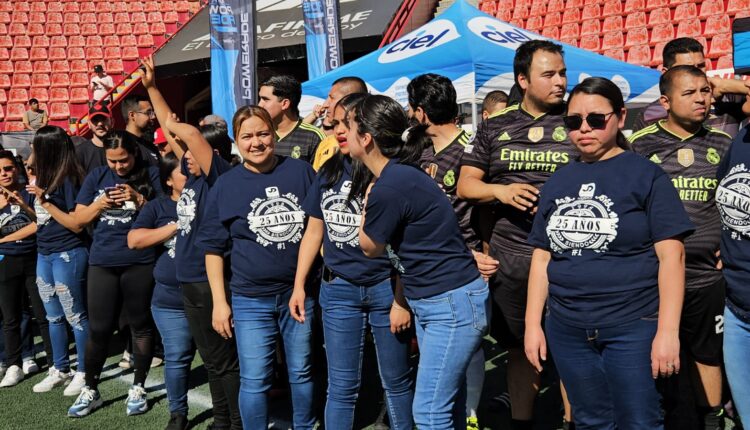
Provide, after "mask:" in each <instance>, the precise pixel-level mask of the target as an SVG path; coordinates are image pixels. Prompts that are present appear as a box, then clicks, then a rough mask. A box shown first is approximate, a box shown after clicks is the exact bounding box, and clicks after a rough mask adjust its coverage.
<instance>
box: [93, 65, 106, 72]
mask: <svg viewBox="0 0 750 430" xmlns="http://www.w3.org/2000/svg"><path fill="white" fill-rule="evenodd" d="M94 71H95V72H96V73H99V72H103V71H104V67H102V65H101V64H97V65H96V66H94Z"/></svg>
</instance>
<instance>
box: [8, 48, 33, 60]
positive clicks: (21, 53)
mask: <svg viewBox="0 0 750 430" xmlns="http://www.w3.org/2000/svg"><path fill="white" fill-rule="evenodd" d="M10 59H11V60H13V61H19V60H28V59H29V50H28V49H26V48H13V49H11V50H10Z"/></svg>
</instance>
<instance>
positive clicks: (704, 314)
mask: <svg viewBox="0 0 750 430" xmlns="http://www.w3.org/2000/svg"><path fill="white" fill-rule="evenodd" d="M725 291H726V282H725V281H724V279H723V278H722V279H720V280H719V281H718V282H716V283H715V284H714V285H712V286H710V287H705V288H697V289H693V290H685V302H684V304H683V305H682V318H681V319H680V343H681V344H682V348H683V350H684V351H685V352H687V353H688V354H689V355H690V356H691V357H692V358H693V359H695V361H697V362H698V363H701V364H705V365H707V366H719V365H721V363H722V342H723V340H724V298H725V294H726V292H725Z"/></svg>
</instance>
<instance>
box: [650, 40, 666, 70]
mask: <svg viewBox="0 0 750 430" xmlns="http://www.w3.org/2000/svg"><path fill="white" fill-rule="evenodd" d="M666 44H667V42H659V43H657V44H656V45H655V46H654V53H653V54H652V55H651V64H650V65H651V67H654V66H658V65H660V64H662V63H663V62H664V59H663V58H662V54H663V53H664V45H666Z"/></svg>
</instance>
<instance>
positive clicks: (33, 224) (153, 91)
mask: <svg viewBox="0 0 750 430" xmlns="http://www.w3.org/2000/svg"><path fill="white" fill-rule="evenodd" d="M564 57H565V55H564V52H563V49H562V47H561V46H560V45H557V44H555V43H553V42H550V41H530V42H527V43H524V44H522V45H521V46H520V47H519V48H518V50H517V52H516V56H515V59H514V75H515V80H516V87H515V91H512V92H511V94H510V96H506V95H505V94H504V93H501V92H493V93H491V94H489V95H488V96H487V98H486V99H485V103H484V106H483V108H484V114H483V117H484V120H483V121H482V123H481V124H480V125H479V126H478V129H477V130H476V132H475V133H474V135H473V136H472V135H469V134H468V133H466V132H465V131H463V130H462V129H461V128H460V127H459V126H457V125H456V119H457V117H458V106H457V104H456V92H455V89H454V88H453V85H452V83H451V81H450V80H449V79H447V78H445V77H443V76H440V75H437V74H433V73H429V74H424V75H421V76H418V77H416V78H415V79H413V80H412V81H411V82H410V83H409V85H408V87H407V93H408V111H407V110H405V109H404V108H403V107H402V106H401V105H400V104H399V103H397V102H396V101H395V100H393V99H391V98H389V97H386V96H383V95H372V94H368V93H367V87H366V85H365V83H364V82H363V81H362V80H361V79H359V78H357V77H346V78H341V79H339V80H337V81H336V82H335V83H334V84H333V86H332V88H331V91H330V93H329V95H328V98H327V99H326V101H325V102H324V104H323V105H322V106H321V107H320V108H319V109H316V113H315V114H313V115H312V116H310V117H308V118H305V119H301V118H300V117H299V113H298V111H297V105H298V103H299V101H300V96H301V90H300V85H299V82H297V81H296V80H294V79H293V78H291V77H288V76H274V77H272V78H270V79H269V80H267V81H265V82H263V83H262V84H261V85H260V94H259V105H258V106H246V107H242V108H240V109H239V110H238V111H237V112H236V113H235V115H234V117H233V118H232V120H231V129H232V130H233V136H232V138H233V139H230V136H228V134H227V127H226V123H224V124H223V125H222V124H218V125H216V124H213V125H204V126H201V127H200V128H196V127H194V126H192V125H190V124H187V123H183V122H180V120H179V119H178V117H177V115H176V114H175V113H174V112H173V111H172V110H171V109H170V107H169V105H168V104H167V102H166V101H165V98H164V97H163V95H162V94H161V93H160V91H159V89H158V88H157V86H156V84H155V74H154V66H153V61H152V60H151V59H145V60H144V61H143V64H144V68H145V73H144V76H143V85H144V87H145V88H146V90H147V93H148V98H145V97H144V98H141V99H136V100H134V101H133V102H132V103H130V104H129V105H128V106H126V107H125V108H123V111H124V113H125V115H126V119H127V120H128V131H113V130H111V120H110V115H111V114H110V113H109V111H108V110H107V108H106V107H96V108H94V111H92V115H91V123H92V130H93V132H94V137H93V138H92V140H90V141H86V142H84V143H79V144H78V145H76V144H74V142H73V140H72V139H71V138H70V137H69V136H68V135H67V134H66V133H65V131H64V130H62V129H60V128H57V127H54V126H45V127H42V128H41V129H39V130H38V131H37V132H36V134H35V136H34V140H33V143H32V147H33V154H32V157H31V159H30V160H28V161H27V165H28V169H27V172H26V174H24V172H23V169H22V168H21V166H19V165H18V163H17V160H16V159H15V157H14V156H13V154H12V153H10V152H8V151H4V152H0V185H1V186H2V187H0V225H1V230H0V232H1V233H2V237H1V238H0V252H1V253H2V255H3V258H2V259H1V260H0V268H2V269H1V270H0V309H1V311H2V315H3V334H4V340H5V361H4V364H5V366H4V367H3V368H2V369H3V371H4V377H3V378H2V381H1V382H0V387H6V386H13V385H16V384H18V383H20V382H21V381H22V380H23V378H24V375H23V371H22V368H21V364H22V355H23V354H22V350H23V349H24V343H25V342H24V341H23V339H22V333H21V324H20V322H21V319H22V307H23V303H24V301H23V296H24V295H25V294H28V296H29V297H30V299H31V300H30V303H31V308H32V310H33V314H34V316H35V319H36V320H37V322H38V323H39V325H40V333H41V335H42V339H43V343H44V348H45V350H46V353H47V364H48V367H49V368H48V374H47V376H46V378H45V379H44V380H43V381H41V382H40V383H38V384H37V385H35V386H34V387H33V389H34V391H38V392H43V391H50V390H53V389H55V388H57V387H63V386H64V387H65V388H64V394H65V395H68V396H76V398H75V401H74V402H73V404H72V406H71V407H70V409H69V410H68V416H71V417H84V416H86V415H88V414H90V413H92V412H93V411H94V410H95V409H97V408H99V407H100V406H102V402H103V399H102V396H101V395H100V392H99V389H98V385H99V383H100V380H99V378H100V375H101V373H102V368H103V366H104V364H105V361H106V359H107V357H108V346H109V340H110V337H111V335H112V334H113V333H114V332H115V331H117V330H118V328H119V321H118V315H120V313H121V311H122V312H123V313H124V315H126V319H127V324H128V325H129V327H130V331H131V336H130V337H131V339H132V345H131V346H130V348H131V350H132V357H133V368H134V376H133V378H134V380H133V385H132V387H131V388H130V389H129V390H128V396H127V400H126V413H127V414H128V415H134V414H141V413H145V412H146V411H147V410H148V402H147V391H148V388H149V387H147V386H146V385H145V383H146V377H147V374H148V371H149V366H150V364H151V360H152V356H153V351H154V348H155V344H158V343H161V344H162V345H163V350H164V360H165V381H166V387H167V397H168V401H169V411H170V414H171V415H170V418H169V422H168V423H167V426H166V428H167V429H170V430H171V429H185V428H187V426H188V419H187V413H188V401H187V392H188V387H189V383H188V381H189V377H190V368H191V363H192V361H193V359H194V348H193V344H194V345H195V346H196V347H197V350H198V352H199V353H200V355H201V357H202V359H203V362H204V365H205V368H206V370H207V373H208V384H209V388H210V392H211V398H212V402H213V416H214V422H213V428H216V429H219V428H232V429H239V428H244V429H265V428H267V426H268V421H269V417H268V394H269V390H270V389H271V387H272V384H273V383H274V374H275V372H274V366H275V364H276V362H277V357H278V356H280V355H281V356H283V363H284V365H285V367H286V371H287V374H288V386H289V393H290V398H291V403H292V421H293V427H294V428H295V429H312V428H314V427H315V426H316V423H318V422H322V423H324V425H325V427H326V428H330V429H351V428H352V427H353V425H354V416H355V404H356V400H357V396H358V392H359V390H360V388H361V376H362V357H363V351H364V345H365V342H366V338H367V333H368V332H370V333H371V334H372V338H373V339H374V345H375V349H376V351H377V354H376V357H377V365H378V370H379V373H380V378H381V382H382V388H383V390H384V397H385V406H386V407H385V409H386V411H387V414H388V419H389V425H390V427H391V428H394V429H412V428H414V426H416V427H417V428H419V429H459V428H464V427H466V428H468V429H474V428H479V427H478V417H477V414H476V412H477V408H478V404H479V397H480V395H481V392H482V384H483V383H488V384H492V383H493V381H490V380H488V381H484V365H485V359H484V354H483V348H482V340H483V338H484V337H485V336H486V335H487V334H488V331H489V330H490V327H492V335H493V337H495V338H496V339H497V340H498V341H499V342H500V343H501V344H502V345H503V346H504V347H506V348H507V349H508V351H509V355H508V368H507V385H508V392H509V397H510V406H511V415H512V428H513V429H531V428H532V424H533V419H534V399H535V398H536V397H537V394H538V390H539V387H540V373H541V372H542V371H543V369H544V368H549V367H551V366H552V367H554V370H555V371H556V372H557V374H558V375H559V378H560V387H561V388H562V397H563V399H564V400H565V414H564V417H563V420H564V426H565V428H573V427H574V426H575V427H576V428H579V429H615V428H618V429H639V430H642V429H661V428H664V421H665V419H664V415H665V411H664V404H665V403H664V402H663V401H662V395H669V394H668V393H663V392H662V393H660V390H659V381H663V380H664V379H671V378H676V377H677V376H676V375H677V374H678V373H679V372H681V371H682V372H683V374H684V373H687V374H689V375H690V378H691V379H692V381H693V384H692V387H693V388H694V393H693V395H694V397H695V404H696V405H697V408H696V411H695V412H696V416H697V417H698V419H699V420H700V424H699V425H700V427H701V428H705V429H711V430H716V429H723V428H724V426H725V417H726V416H727V415H728V413H729V412H731V414H730V415H733V416H734V417H735V418H737V417H744V416H750V366H748V365H747V361H746V357H747V356H748V355H750V288H748V286H747V282H748V281H747V280H748V279H750V245H748V244H749V243H750V171H749V169H750V136H748V134H747V129H746V128H744V129H743V128H741V123H742V122H743V121H744V120H745V119H746V117H747V116H748V115H750V89H749V88H748V86H746V85H745V84H744V83H743V81H740V80H727V79H718V78H707V77H706V75H705V59H704V57H703V50H702V46H701V45H700V43H698V42H697V41H695V40H692V39H676V40H673V41H672V42H670V43H669V44H667V46H666V47H665V49H664V65H665V70H664V73H663V74H662V76H661V79H660V82H659V89H660V92H661V97H660V99H659V100H657V101H656V102H655V103H653V104H652V105H651V106H649V107H648V108H647V109H645V110H644V112H643V114H641V116H640V117H639V118H638V119H637V121H636V123H638V124H640V125H639V126H638V127H637V129H636V130H635V132H634V133H633V134H631V135H630V137H629V138H626V137H625V135H624V134H623V132H622V130H623V129H624V128H625V124H626V118H627V115H626V108H625V103H624V100H623V95H622V93H621V91H620V89H619V88H618V87H617V85H615V84H614V83H612V82H611V81H609V80H607V79H605V78H598V77H591V78H586V79H583V80H582V81H581V82H580V83H579V84H578V85H576V86H575V87H574V88H573V90H572V91H571V92H570V93H569V94H566V88H567V86H568V82H567V76H566V67H565V60H564ZM154 120H158V123H159V124H160V125H161V129H162V130H163V133H162V135H163V137H164V140H165V141H166V142H165V143H163V144H161V145H160V146H159V148H158V149H159V151H155V150H154V148H153V145H151V146H149V145H150V144H148V143H145V142H144V140H143V139H142V137H141V136H139V134H138V132H137V130H139V129H140V128H141V127H143V126H145V124H146V122H148V121H151V122H154ZM316 121H318V122H320V121H322V124H321V126H320V127H316V126H314V125H312V124H311V123H313V122H316ZM131 127H132V128H131ZM232 142H234V145H236V149H237V151H238V152H239V155H240V157H241V160H240V161H239V162H237V161H235V162H234V163H232V155H231V148H232ZM157 152H158V153H157ZM233 164H237V165H233ZM84 292H85V293H84ZM493 302H494V303H493ZM493 307H494V308H495V314H494V315H492V313H493V312H492V309H493ZM68 326H70V331H72V333H73V337H74V342H75V350H76V354H77V360H76V361H77V365H76V367H75V370H74V371H73V370H71V360H70V358H69V355H68V347H69V339H68V334H69V328H68ZM318 328H320V329H321V330H322V334H323V336H322V339H320V338H318V337H316V335H315V332H316V330H318ZM157 331H158V333H157ZM414 336H416V340H417V345H418V351H419V358H418V366H417V368H416V369H415V368H412V361H410V355H411V353H412V351H411V341H412V338H413V337H414ZM322 345H324V348H325V361H326V363H327V396H326V399H325V407H324V410H323V411H322V414H320V415H321V416H318V413H317V407H316V406H317V400H316V393H318V392H319V391H317V390H318V389H317V388H316V380H315V377H314V375H315V369H314V368H313V356H314V355H315V354H316V349H318V348H319V347H321V346H322ZM552 358H554V364H552V363H551V359H552ZM316 365H321V364H320V363H316ZM723 375H726V377H727V379H728V381H729V386H728V387H727V386H724V385H723V383H722V381H723V380H724V376H723ZM730 399H731V400H730ZM730 405H731V408H728V406H730ZM725 408H726V409H728V410H726V411H725ZM729 409H731V410H729ZM554 413H556V411H554ZM667 426H668V427H669V423H667Z"/></svg>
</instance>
